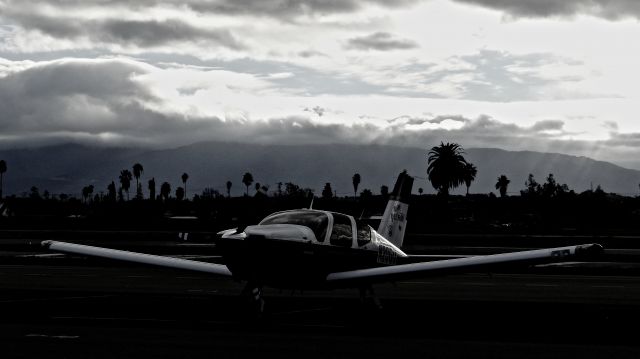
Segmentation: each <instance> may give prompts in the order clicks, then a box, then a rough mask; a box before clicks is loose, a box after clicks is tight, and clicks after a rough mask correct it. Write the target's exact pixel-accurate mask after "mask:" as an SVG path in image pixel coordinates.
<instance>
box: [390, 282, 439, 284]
mask: <svg viewBox="0 0 640 359" xmlns="http://www.w3.org/2000/svg"><path fill="white" fill-rule="evenodd" d="M398 284H433V282H398Z"/></svg>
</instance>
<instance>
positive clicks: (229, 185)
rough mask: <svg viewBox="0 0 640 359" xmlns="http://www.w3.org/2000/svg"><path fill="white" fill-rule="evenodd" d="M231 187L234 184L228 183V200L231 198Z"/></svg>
mask: <svg viewBox="0 0 640 359" xmlns="http://www.w3.org/2000/svg"><path fill="white" fill-rule="evenodd" d="M231 186H233V183H231V181H227V198H231Z"/></svg>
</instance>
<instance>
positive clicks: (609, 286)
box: [591, 285, 626, 288]
mask: <svg viewBox="0 0 640 359" xmlns="http://www.w3.org/2000/svg"><path fill="white" fill-rule="evenodd" d="M591 288H626V287H625V286H624V285H592V286H591Z"/></svg>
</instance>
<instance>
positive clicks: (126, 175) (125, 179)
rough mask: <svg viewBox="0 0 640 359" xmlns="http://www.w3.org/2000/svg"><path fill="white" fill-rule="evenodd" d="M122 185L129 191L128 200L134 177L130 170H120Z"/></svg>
mask: <svg viewBox="0 0 640 359" xmlns="http://www.w3.org/2000/svg"><path fill="white" fill-rule="evenodd" d="M119 178H120V185H121V186H122V189H124V191H125V192H127V201H128V200H129V188H130V187H131V180H132V179H133V175H132V174H131V172H129V170H122V171H120V177H119Z"/></svg>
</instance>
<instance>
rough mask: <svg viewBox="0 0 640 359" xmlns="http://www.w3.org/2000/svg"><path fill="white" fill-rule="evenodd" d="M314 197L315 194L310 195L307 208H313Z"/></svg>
mask: <svg viewBox="0 0 640 359" xmlns="http://www.w3.org/2000/svg"><path fill="white" fill-rule="evenodd" d="M315 198H316V196H314V195H311V203H309V209H313V200H314V199H315Z"/></svg>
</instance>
